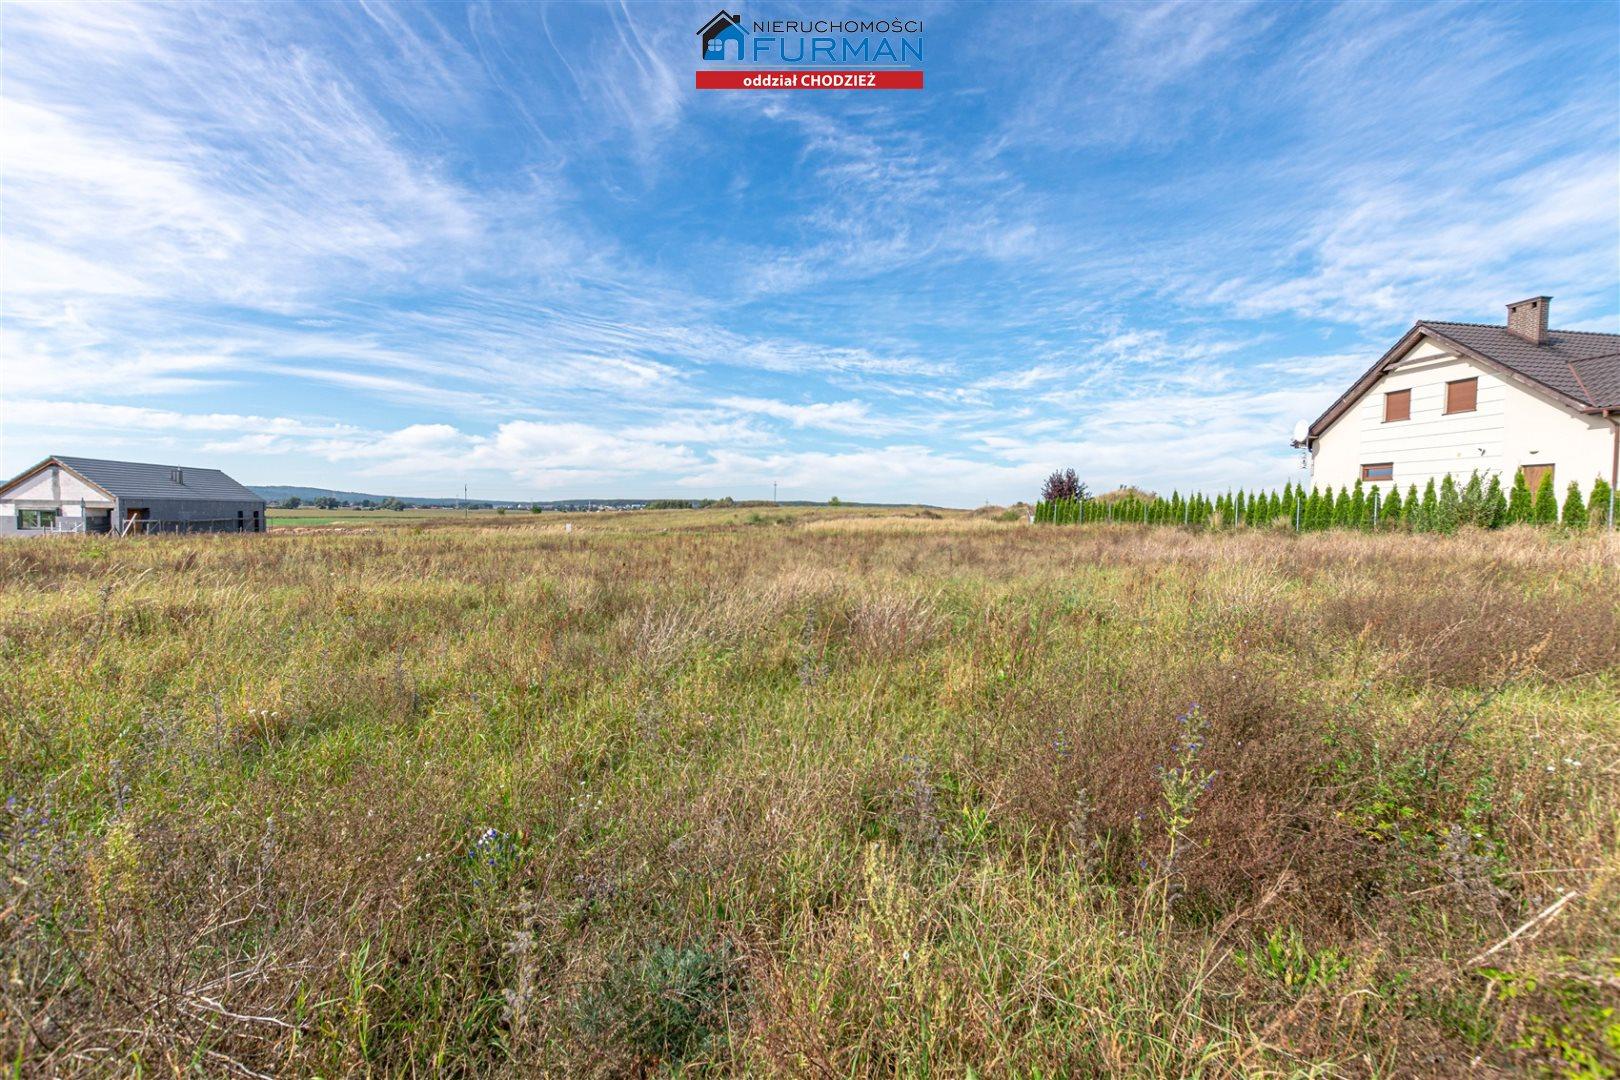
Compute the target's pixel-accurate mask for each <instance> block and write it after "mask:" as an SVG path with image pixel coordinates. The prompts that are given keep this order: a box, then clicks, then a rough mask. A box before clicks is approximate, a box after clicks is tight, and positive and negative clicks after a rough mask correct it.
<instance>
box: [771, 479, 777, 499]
mask: <svg viewBox="0 0 1620 1080" xmlns="http://www.w3.org/2000/svg"><path fill="white" fill-rule="evenodd" d="M776 501H777V499H776V481H775V480H772V481H771V502H776Z"/></svg>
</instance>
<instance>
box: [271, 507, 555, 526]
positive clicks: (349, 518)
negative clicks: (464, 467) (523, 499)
mask: <svg viewBox="0 0 1620 1080" xmlns="http://www.w3.org/2000/svg"><path fill="white" fill-rule="evenodd" d="M518 514H522V515H523V516H525V517H528V516H530V515H529V512H528V511H527V510H508V511H507V512H506V513H505V514H497V513H495V511H493V510H444V509H428V508H423V507H408V508H407V509H404V510H354V509H338V510H322V509H320V508H319V507H314V506H300V507H296V508H294V509H292V510H288V509H285V508H283V507H278V506H272V507H271V508H270V509H269V510H267V511H265V519H266V520H267V521H269V523H270V527H271V528H272V529H288V528H299V527H305V526H311V525H371V526H376V527H382V526H386V525H398V524H400V523H402V522H413V523H414V522H422V521H464V522H469V523H470V522H478V523H480V524H482V523H485V522H489V521H498V520H503V519H504V518H507V517H513V516H516V515H518Z"/></svg>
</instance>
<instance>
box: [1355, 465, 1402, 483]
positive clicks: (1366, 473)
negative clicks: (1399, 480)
mask: <svg viewBox="0 0 1620 1080" xmlns="http://www.w3.org/2000/svg"><path fill="white" fill-rule="evenodd" d="M1361 478H1362V479H1363V480H1393V479H1395V464H1394V462H1390V461H1385V462H1381V463H1379V464H1377V465H1363V466H1362V467H1361Z"/></svg>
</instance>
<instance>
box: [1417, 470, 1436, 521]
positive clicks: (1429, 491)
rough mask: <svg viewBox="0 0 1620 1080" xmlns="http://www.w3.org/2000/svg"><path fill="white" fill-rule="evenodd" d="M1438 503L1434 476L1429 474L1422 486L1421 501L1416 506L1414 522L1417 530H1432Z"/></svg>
mask: <svg viewBox="0 0 1620 1080" xmlns="http://www.w3.org/2000/svg"><path fill="white" fill-rule="evenodd" d="M1439 505H1440V495H1439V493H1438V492H1436V491H1435V489H1434V477H1432V476H1431V477H1429V482H1428V483H1427V484H1425V485H1424V487H1423V502H1422V503H1421V504H1419V508H1418V516H1417V521H1416V522H1415V524H1416V526H1417V528H1418V530H1419V531H1421V532H1429V531H1431V530H1433V528H1434V516H1435V511H1436V509H1438V508H1439Z"/></svg>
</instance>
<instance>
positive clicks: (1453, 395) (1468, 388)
mask: <svg viewBox="0 0 1620 1080" xmlns="http://www.w3.org/2000/svg"><path fill="white" fill-rule="evenodd" d="M1478 407H1479V380H1478V379H1477V378H1476V379H1458V380H1457V381H1455V382H1448V383H1446V412H1448V413H1454V412H1473V411H1474V410H1475V409H1476V408H1478Z"/></svg>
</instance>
